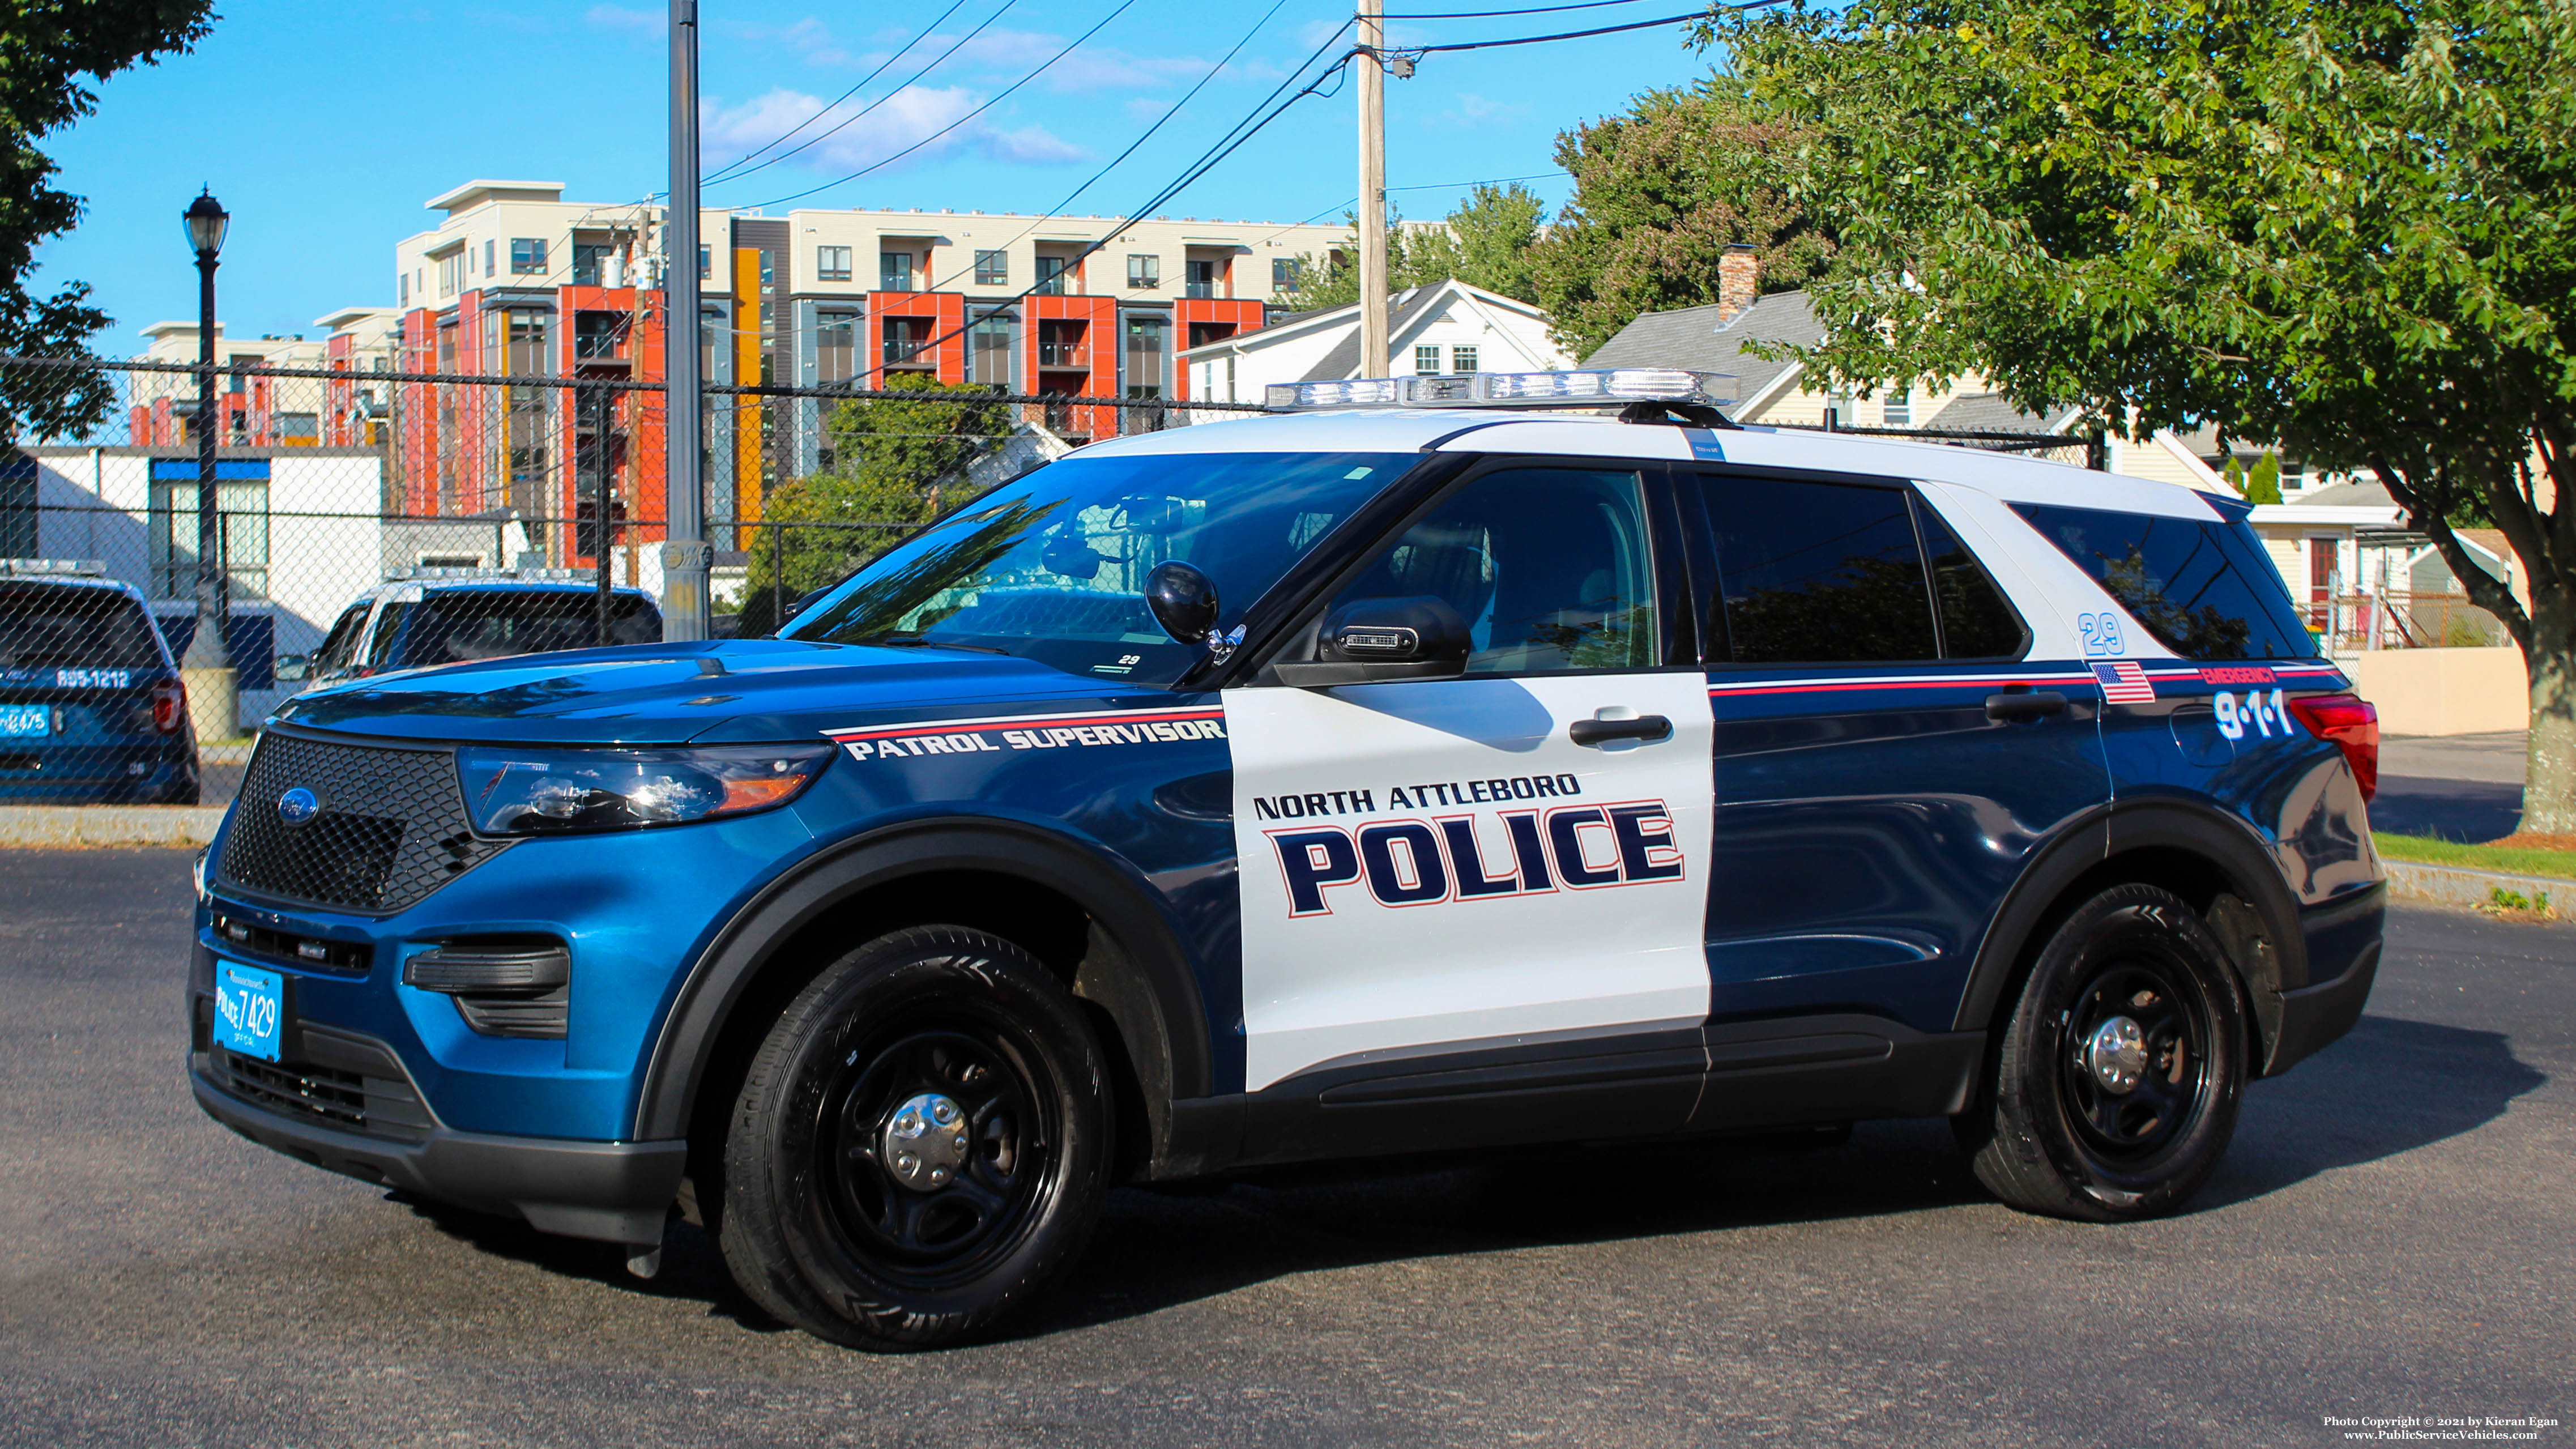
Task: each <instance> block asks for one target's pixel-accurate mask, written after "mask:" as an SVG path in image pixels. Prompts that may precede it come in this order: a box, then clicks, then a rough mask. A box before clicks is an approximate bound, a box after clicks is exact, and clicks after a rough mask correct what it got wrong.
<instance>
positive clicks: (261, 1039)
mask: <svg viewBox="0 0 2576 1449" xmlns="http://www.w3.org/2000/svg"><path fill="white" fill-rule="evenodd" d="M285 1025H286V978H285V977H283V976H280V975H278V974H277V973H276V972H274V971H262V970H260V969H259V968H258V967H256V966H236V965H234V964H233V963H232V962H230V961H218V962H216V963H215V1045H217V1046H219V1047H222V1048H223V1049H224V1050H225V1051H228V1052H238V1053H240V1054H241V1055H243V1056H246V1057H257V1058H259V1059H260V1060H261V1061H266V1062H273V1061H276V1060H277V1047H278V1040H279V1038H280V1037H281V1036H282V1035H283V1034H284V1028H285Z"/></svg>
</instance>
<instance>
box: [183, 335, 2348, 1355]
mask: <svg viewBox="0 0 2576 1449" xmlns="http://www.w3.org/2000/svg"><path fill="white" fill-rule="evenodd" d="M1274 401H1282V402H1285V403H1286V404H1288V405H1289V407H1290V412H1289V415H1285V416H1266V417H1258V418H1252V419H1246V420H1242V421H1233V422H1222V423H1216V424H1211V425H1203V426H1196V427H1189V428H1183V429H1178V430H1174V431H1169V432H1161V433H1153V434H1147V435H1144V436H1140V437H1132V438H1122V439H1119V440H1116V441H1114V442H1105V443H1100V444H1097V445H1094V446H1092V447H1088V448H1084V449H1082V450H1081V451H1079V452H1078V453H1075V454H1074V455H1072V456H1071V457H1068V458H1066V459H1064V460H1062V461H1060V462H1057V463H1055V464H1053V465H1051V466H1048V467H1046V468H1043V469H1041V470H1039V471H1037V472H1035V473H1032V474H1030V475H1028V476H1026V477H1023V478H1021V479H1019V480H1018V481H1016V482H1013V483H1010V484H1008V485H1005V486H1003V487H1001V488H999V489H996V490H995V491H993V492H991V493H988V494H986V495H984V496H983V497H981V498H978V499H976V500H975V501H973V502H971V503H969V504H967V505H965V506H964V507H962V508H959V509H958V510H956V511H955V512H953V513H951V514H949V515H948V516H947V517H946V518H944V519H942V520H941V521H939V522H938V523H936V524H933V525H932V526H930V527H929V528H927V529H926V530H924V531H923V532H922V533H920V534H919V535H918V536H916V537H914V538H913V539H912V540H911V541H909V542H907V543H905V544H903V545H901V546H900V547H898V548H896V549H895V550H893V551H892V552H890V553H888V554H886V555H885V556H884V557H882V558H880V559H878V560H877V561H876V562H875V563H874V564H872V565H870V566H869V567H868V568H866V569H865V570H863V571H862V572H860V573H859V574H858V575H856V576H855V577H853V578H852V579H850V580H849V581H847V582H846V583H844V584H842V585H841V586H840V587H838V588H836V589H834V590H833V591H831V592H830V593H829V594H828V595H826V596H825V597H823V598H822V599H820V600H819V601H818V602H816V603H814V604H813V605H812V606H811V607H809V608H808V609H806V610H805V611H804V612H803V613H802V614H800V615H799V616H798V617H797V618H796V619H795V620H793V621H792V622H791V623H790V624H789V625H788V626H787V627H786V628H785V629H784V630H783V631H782V633H781V637H778V638H776V639H768V640H757V641H735V642H729V643H708V644H686V645H673V644H660V645H639V646H635V647H630V648H620V649H602V650H587V651H575V652H569V653H558V654H548V655H543V656H535V657H526V658H515V659H497V660H491V661H486V662H480V663H472V664H464V665H459V666H456V667H453V668H447V669H438V670H429V671H422V672H415V673H406V674H400V675H395V676H390V677H382V678H372V679H365V680H358V681H353V682H350V683H347V684H343V685H340V686H337V687H334V688H330V689H325V690H321V691H317V692H315V693H311V694H307V695H304V696H302V697H299V698H297V699H295V700H293V701H291V702H290V703H289V704H288V705H287V706H286V707H285V708H284V709H282V710H281V711H280V713H279V715H278V717H277V718H276V719H275V720H274V721H272V723H271V725H270V728H269V729H268V731H267V732H266V734H265V736H264V737H263V739H262V741H261V743H260V746H259V749H258V752H257V755H256V757H255V758H254V760H253V762H252V764H251V767H250V772H249V777H248V781H247V784H246V786H245V788H244V789H243V791H242V794H241V797H240V801H239V803H238V804H237V805H236V806H235V807H234V809H233V811H232V813H231V816H230V818H229V820H228V822H227V824H226V826H225V828H224V831H223V834H222V836H221V838H219V839H218V840H217V841H216V842H215V844H214V846H213V847H212V849H211V851H210V852H209V854H208V856H207V858H206V863H205V868H204V870H203V875H202V889H201V894H200V897H199V901H198V910H197V917H196V924H197V937H196V943H195V950H194V965H193V970H192V975H191V982H190V987H189V995H190V1003H189V1009H190V1013H191V1020H192V1022H193V1026H194V1039H193V1044H192V1050H191V1055H190V1058H189V1067H190V1074H191V1077H192V1080H193V1084H194V1087H195V1091H196V1096H197V1100H198V1101H199V1102H200V1103H201V1104H202V1105H203V1106H204V1108H205V1110H206V1111H207V1112H209V1113H211V1114H212V1115H213V1116H215V1117H216V1118H217V1119H218V1120H220V1121H222V1122H224V1123H225V1124H227V1125H229V1126H231V1127H233V1128H234V1129H236V1130H237V1131H239V1132H241V1133H243V1134H244V1135H246V1136H248V1137H250V1138H252V1139H254V1140H256V1141H259V1142H262V1143H265V1144H267V1145H269V1146H271V1147H273V1148H276V1149H278V1150H279V1151H282V1152H286V1153H288V1154H291V1155H293V1156H295V1157H299V1158H302V1159H304V1160H305V1161H307V1162H312V1163H317V1164H319V1165H321V1166H324V1167H327V1168H331V1169H335V1170H338V1171H341V1172H345V1173H349V1174H351V1175H354V1176H357V1177H360V1178H364V1179H367V1180H370V1181H374V1182H379V1183H383V1184H386V1185H388V1186H392V1187H396V1188H401V1189H405V1190H408V1191H410V1192H414V1193H418V1194H423V1195H426V1196H428V1197H431V1198H435V1199H443V1200H446V1201H449V1202H453V1203H457V1204H462V1205H466V1206H469V1207H472V1208H478V1209H484V1210H489V1211H494V1212H502V1213H510V1214H515V1215H517V1216H519V1217H522V1218H524V1219H525V1220H526V1221H527V1222H529V1223H531V1224H533V1225H535V1226H536V1227H537V1228H539V1229H542V1230H545V1231H548V1232H555V1233H564V1234H572V1235H576V1236H581V1237H589V1238H595V1239H604V1240H607V1241H610V1242H615V1243H621V1244H625V1245H628V1249H629V1252H630V1253H631V1254H632V1255H633V1256H632V1259H631V1261H632V1262H633V1263H634V1265H635V1266H636V1267H637V1268H638V1270H639V1271H651V1268H652V1266H653V1265H654V1264H655V1262H657V1258H656V1254H657V1252H658V1245H659V1243H660V1242H661V1240H662V1237H663V1233H664V1228H665V1224H666V1220H667V1218H668V1217H669V1216H670V1215H671V1214H673V1213H675V1212H676V1213H678V1214H680V1215H682V1216H685V1217H686V1218H688V1219H690V1220H692V1221H695V1222H698V1223H700V1224H702V1225H704V1227H705V1228H706V1229H707V1230H708V1231H709V1232H710V1233H711V1234H712V1235H713V1237H714V1239H715V1240H716V1241H717V1242H718V1243H720V1244H721V1246H722V1250H723V1253H724V1256H725V1259H726V1262H727V1263H728V1264H729V1265H730V1267H731V1270H732V1272H733V1274H734V1275H735V1276H736V1278H737V1279H738V1280H739V1281H740V1283H741V1285H742V1287H743V1289H744V1291H745V1292H747V1293H748V1294H749V1295H750V1296H751V1297H752V1298H753V1299H755V1300H757V1301H758V1303H759V1304H761V1305H762V1306H763V1307H764V1308H766V1309H768V1310H769V1311H771V1312H773V1313H775V1314H777V1315H778V1316H779V1317H781V1318H783V1319H785V1320H787V1321H789V1322H792V1323H795V1324H798V1325H801V1326H803V1327H805V1328H807V1329H809V1330H811V1331H813V1332H815V1333H817V1334H820V1335H822V1336H824V1337H826V1338H829V1339H833V1340H837V1341H839V1342H841V1343H845V1344H851V1345H855V1346H859V1347H865V1348H903V1347H918V1346H925V1345H936V1344H944V1343H950V1342H954V1341H957V1340H960V1339H962V1338H966V1337H968V1336H971V1335H974V1334H977V1333H980V1332H984V1331H987V1330H989V1329H990V1328H991V1327H992V1326H993V1325H994V1324H996V1323H997V1322H999V1321H1000V1320H1002V1319H1003V1318H1004V1317H1005V1316H1006V1315H1007V1314H1009V1313H1011V1312H1012V1311H1014V1310H1015V1309H1018V1308H1020V1307H1022V1306H1023V1305H1025V1304H1026V1303H1027V1302H1028V1301H1029V1300H1030V1299H1031V1297H1032V1296H1033V1295H1035V1294H1037V1293H1039V1292H1040V1291H1042V1290H1043V1288H1044V1287H1045V1285H1046V1284H1047V1283H1048V1282H1049V1280H1051V1279H1052V1278H1054V1277H1055V1276H1056V1275H1057V1274H1059V1273H1061V1272H1062V1271H1063V1270H1064V1269H1065V1267H1066V1265H1067V1263H1068V1262H1069V1261H1070V1260H1071V1259H1072V1258H1073V1256H1074V1255H1075V1253H1076V1252H1077V1251H1078V1250H1079V1248H1080V1246H1081V1244H1082V1242H1083V1239H1084V1236H1085V1233H1086V1230H1087V1229H1088V1227H1089V1225H1090V1224H1091V1222H1092V1220H1093V1218H1094V1217H1095V1215H1096V1214H1097V1213H1098V1211H1099V1209H1100V1205H1101V1198H1102V1194H1103V1193H1104V1192H1105V1191H1106V1190H1107V1189H1108V1188H1109V1187H1110V1186H1111V1185H1112V1184H1115V1183H1118V1182H1121V1181H1137V1180H1142V1181H1157V1180H1170V1179H1177V1178H1186V1177H1195V1176H1203V1175H1207V1174H1213V1173H1220V1172H1224V1171H1226V1170H1228V1169H1234V1168H1241V1167H1247V1166H1252V1165H1256V1164H1276V1163H1286V1162H1296V1161H1308V1160H1316V1159H1325V1158H1357V1157H1381V1158H1392V1159H1396V1160H1401V1161H1420V1160H1423V1159H1424V1158H1425V1157H1426V1156H1427V1155H1429V1154H1436V1153H1447V1152H1453V1151H1458V1150H1464V1149H1475V1148H1488V1147H1497V1146H1505V1145H1512V1144H1527V1143H1536V1142H1571V1141H1600V1140H1604V1139H1617V1138H1628V1139H1641V1138H1651V1137H1669V1136H1679V1135H1684V1134H1715V1133H1727V1132H1739V1131H1745V1130H1748V1129H1768V1128H1776V1127H1783V1126H1795V1125H1806V1124H1818V1125H1832V1124H1840V1123H1847V1122H1851V1121H1853V1120H1855V1119H1861V1118H1874V1117H1947V1118H1949V1119H1950V1120H1951V1122H1952V1123H1954V1124H1955V1126H1956V1129H1957V1134H1958V1138H1959V1141H1960V1143H1961V1144H1962V1147H1963V1148H1964V1150H1965V1151H1966V1152H1967V1153H1969V1154H1970V1155H1971V1157H1972V1158H1973V1161H1974V1165H1975V1170H1976V1172H1977V1175H1978V1176H1979V1177H1980V1178H1981V1179H1982V1180H1983V1181H1984V1182H1985V1183H1986V1185H1987V1186H1988V1187H1989V1188H1990V1189H1991V1190H1992V1191H1993V1192H1994V1193H1995V1194H1996V1195H1997V1196H1998V1197H2000V1198H2002V1199H2003V1200H2004V1201H2006V1202H2009V1203H2011V1204H2013V1205H2015V1206H2017V1207H2021V1208H2025V1209H2028V1210H2031V1211H2034V1212H2041V1213H2050V1214H2057V1215H2061V1216H2065V1217H2072V1218H2088V1219H2095V1220H2119V1219H2128V1218H2136V1217H2140V1216H2145V1215H2150V1214H2155V1213H2161V1212H2169V1211H2171V1210H2173V1209H2174V1208H2176V1207H2177V1206H2179V1205H2180V1204H2182V1203H2183V1202H2184V1201H2186V1200H2187V1199H2188V1198H2190V1196H2191V1195H2192V1193H2193V1192H2194V1191H2195V1190H2196V1189H2198V1188H2199V1187H2200V1186H2201V1185H2202V1184H2203V1183H2205V1182H2206V1181H2208V1179H2209V1177H2210V1174H2211V1173H2212V1172H2213V1171H2214V1170H2215V1168H2216V1167H2217V1164H2218V1162H2219V1159H2220V1156H2221V1154H2222V1153H2224V1151H2225V1150H2226V1147H2227V1142H2228V1138H2229V1135H2230V1133H2231V1131H2232V1130H2233V1128H2234V1125H2235V1121H2236V1115H2237V1111H2238V1104H2239V1101H2240V1098H2241V1096H2242V1094H2243V1092H2244V1090H2245V1086H2246V1084H2247V1083H2248V1082H2249V1081H2251V1080H2252V1079H2253V1078H2255V1077H2258V1076H2262V1075H2265V1074H2269V1073H2274V1072H2279V1071H2282V1070H2285V1069H2287V1068H2288V1067H2290V1066H2291V1065H2293V1064H2294V1063H2296V1062H2297V1061H2299V1060H2300V1059H2301V1058H2303V1057H2305V1056H2307V1055H2309V1054H2310V1053H2312V1052H2314V1051H2316V1050H2317V1049H2318V1048H2320V1047H2322V1046H2324V1045H2326V1044H2327V1043H2329V1042H2331V1041H2333V1040H2334V1039H2335V1038H2336V1037H2338V1036H2340V1035H2341V1034H2342V1033H2343V1032H2344V1031H2346V1030H2347V1029H2348V1028H2350V1027H2351V1025H2352V1024H2353V1022H2354V1020H2355V1019H2356V1018H2357V1017H2358V1016H2359V1014H2360V1012H2361V1010H2362V1005H2363V1001H2364V999H2365V997H2366V996H2367V995H2368V993H2369V990H2370V984H2371V980H2372V976H2373V973H2374V971H2375V969H2376V966H2377V962H2378V957H2379V951H2380V930H2381V916H2382V909H2383V906H2382V898H2383V893H2384V892H2383V884H2382V877H2381V870H2380V867H2379V863H2378V860H2377V858H2376V857H2375V856H2374V854H2373V852H2372V848H2371V839H2370V833H2369V829H2368V825H2367V820H2366V818H2365V813H2364V802H2365V801H2366V800H2367V798H2368V797H2369V794H2370V792H2371V789H2372V785H2373V781H2374V774H2375V769H2376V753H2377V726H2376V723H2375V718H2374V716H2373V714H2372V711H2371V709H2370V707H2369V706H2368V705H2367V704H2365V703H2363V702H2361V701H2360V700H2358V699H2356V698H2354V697H2353V696H2352V695H2351V694H2350V693H2349V692H2348V688H2349V686H2348V684H2347V682H2346V680H2345V679H2344V678H2343V676H2341V675H2340V674H2339V673H2338V672H2337V671H2336V669H2335V667H2334V666H2333V665H2332V664H2331V663H2329V662H2327V661H2326V660H2324V659H2322V658H2320V657H2318V654H2317V651H2316V648H2315V646H2314V645H2313V644H2312V643H2311V640H2310V637H2309V634H2308V631H2307V630H2306V629H2305V628H2304V627H2303V625H2302V622H2301V620H2300V618H2299V616H2298V614H2297V613H2296V612H2295V610H2294V609H2293V607H2292V604H2291V601H2290V599H2289V598H2288V597H2287V596H2286V594H2285V592H2284V590H2283V588H2282V585H2281V583H2280V581H2279V579H2278V577H2277V576H2276V575H2275V573H2274V571H2273V569H2272V567H2271V565H2270V564H2269V563H2268V562H2267V561H2266V560H2265V557H2264V554H2263V551H2262V549H2261V547H2260V546H2259V544H2258V543H2257V541H2256V539H2255V536H2254V535H2253V533H2252V532H2251V531H2250V530H2249V529H2248V528H2247V527H2246V524H2245V521H2244V509H2243V507H2242V506H2241V505H2237V504H2234V503H2232V502H2230V501H2228V500H2224V499H2217V498H2212V497H2208V496H2205V495H2203V494H2200V493H2196V492H2192V491H2190V490H2187V489H2183V488H2178V487H2171V486H2166V485H2162V484H2156V483H2150V482H2144V481H2140V480H2137V479H2131V478H2120V477H2109V476H2105V475H2102V474H2098V473H2090V472H2085V471H2083V470H2080V469H2076V468H2070V467H2063V466H2058V465H2054V464H2048V463H2040V462H2034V461H2029V460H2023V459H2016V458H2010V457H2001V456H1996V455H1991V454H1985V453H1979V452H1974V451H1969V450H1966V449H1961V448H1952V447H1938V446H1923V445H1911V444H1902V443H1892V442H1874V441H1866V440H1861V439H1855V438H1852V437H1849V436H1847V435H1845V436H1834V435H1820V434H1800V433H1790V432H1773V431H1767V430H1762V429H1755V428H1736V427H1732V426H1729V425H1727V423H1726V421H1725V420H1724V419H1723V418H1722V417H1721V416H1720V415H1719V414H1718V413H1716V412H1715V411H1714V410H1713V409H1712V408H1710V407H1709V406H1707V404H1706V400H1705V397H1704V394H1703V393H1702V391H1701V384H1700V381H1699V380H1698V379H1695V378H1694V377H1692V376H1691V375H1690V374H1682V373H1656V372H1616V371H1613V372H1570V373H1554V374H1520V375H1508V374H1488V375H1483V376H1477V377H1449V378H1410V379H1394V380H1389V381H1361V382H1352V383H1334V384H1324V385H1320V386H1305V387H1300V388H1297V389H1292V390H1288V391H1287V396H1285V397H1284V398H1282V399H1274ZM1569 405H1570V406H1569ZM1584 409H1588V411H1585V410H1584Z"/></svg>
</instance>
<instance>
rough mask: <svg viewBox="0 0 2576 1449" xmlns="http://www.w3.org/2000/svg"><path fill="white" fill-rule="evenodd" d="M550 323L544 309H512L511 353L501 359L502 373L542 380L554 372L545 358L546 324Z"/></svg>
mask: <svg viewBox="0 0 2576 1449" xmlns="http://www.w3.org/2000/svg"><path fill="white" fill-rule="evenodd" d="M551 320H553V319H552V318H550V317H549V316H548V315H547V314H546V311H545V309H544V308H542V307H513V308H511V309H510V311H509V351H508V353H507V354H506V355H505V356H504V357H503V358H502V367H501V370H502V371H503V372H506V373H508V374H509V375H510V376H512V377H543V376H545V375H546V374H547V373H550V372H552V371H554V369H553V368H552V367H551V366H549V365H548V364H549V361H550V359H548V357H547V356H546V324H547V323H548V322H550V321H551Z"/></svg>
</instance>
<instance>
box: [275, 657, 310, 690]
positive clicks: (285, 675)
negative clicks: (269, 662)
mask: <svg viewBox="0 0 2576 1449" xmlns="http://www.w3.org/2000/svg"><path fill="white" fill-rule="evenodd" d="M273 672H274V673H275V674H276V675H277V677H278V678H279V679H281V680H284V681H285V682H286V683H288V684H302V683H303V682H304V681H305V680H307V679H309V678H311V677H312V674H313V656H312V655H310V654H280V655H278V656H277V664H276V667H275V669H274V671H273Z"/></svg>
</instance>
